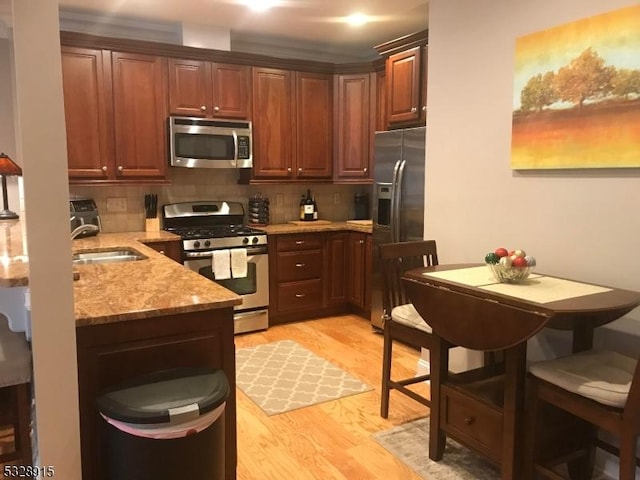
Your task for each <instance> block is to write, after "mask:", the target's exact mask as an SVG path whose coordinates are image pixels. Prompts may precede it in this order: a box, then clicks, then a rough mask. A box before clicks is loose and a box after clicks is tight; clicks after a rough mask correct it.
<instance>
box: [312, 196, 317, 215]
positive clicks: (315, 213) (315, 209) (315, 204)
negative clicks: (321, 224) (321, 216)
mask: <svg viewBox="0 0 640 480" xmlns="http://www.w3.org/2000/svg"><path fill="white" fill-rule="evenodd" d="M313 219H314V220H317V219H318V204H317V203H316V196H315V195H313Z"/></svg>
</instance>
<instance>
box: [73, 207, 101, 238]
mask: <svg viewBox="0 0 640 480" xmlns="http://www.w3.org/2000/svg"><path fill="white" fill-rule="evenodd" d="M69 223H70V226H71V230H70V231H71V232H73V231H74V230H75V229H76V228H78V227H80V226H82V225H95V226H96V227H98V228H97V229H86V230H85V231H83V232H82V233H79V234H78V235H77V236H76V238H82V237H91V236H92V235H97V234H98V233H99V232H100V230H102V224H101V223H100V215H99V214H98V206H97V205H96V202H95V201H94V200H93V199H92V198H72V199H70V200H69Z"/></svg>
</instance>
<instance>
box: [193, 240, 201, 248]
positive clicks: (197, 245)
mask: <svg viewBox="0 0 640 480" xmlns="http://www.w3.org/2000/svg"><path fill="white" fill-rule="evenodd" d="M193 248H200V242H199V241H197V240H196V241H195V242H193Z"/></svg>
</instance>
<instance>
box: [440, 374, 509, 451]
mask: <svg viewBox="0 0 640 480" xmlns="http://www.w3.org/2000/svg"><path fill="white" fill-rule="evenodd" d="M440 421H441V422H442V429H443V430H444V431H445V432H447V433H448V434H451V436H452V437H454V438H457V439H459V440H460V441H462V442H463V443H466V444H468V445H469V446H470V447H473V448H476V449H477V450H478V451H479V452H482V453H484V454H485V455H487V456H488V457H489V458H491V459H493V460H495V461H497V462H500V460H501V458H502V413H501V412H500V411H499V410H498V409H497V408H496V407H492V406H491V405H489V404H487V403H484V402H482V401H481V400H478V399H476V398H474V397H471V396H468V395H466V394H464V393H463V392H461V391H459V390H457V389H455V388H450V387H448V386H446V385H443V386H442V410H441V411H440Z"/></svg>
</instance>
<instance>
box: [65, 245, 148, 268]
mask: <svg viewBox="0 0 640 480" xmlns="http://www.w3.org/2000/svg"><path fill="white" fill-rule="evenodd" d="M146 258H148V257H145V256H144V255H142V254H141V253H140V252H137V251H136V250H132V249H129V248H119V249H117V250H104V251H101V252H78V253H74V254H73V257H72V259H73V264H74V265H86V264H90V263H118V262H135V261H136V260H144V259H146Z"/></svg>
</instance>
